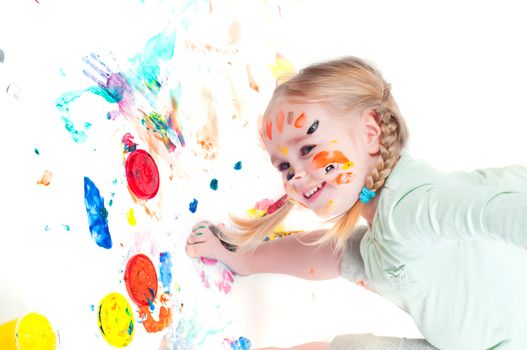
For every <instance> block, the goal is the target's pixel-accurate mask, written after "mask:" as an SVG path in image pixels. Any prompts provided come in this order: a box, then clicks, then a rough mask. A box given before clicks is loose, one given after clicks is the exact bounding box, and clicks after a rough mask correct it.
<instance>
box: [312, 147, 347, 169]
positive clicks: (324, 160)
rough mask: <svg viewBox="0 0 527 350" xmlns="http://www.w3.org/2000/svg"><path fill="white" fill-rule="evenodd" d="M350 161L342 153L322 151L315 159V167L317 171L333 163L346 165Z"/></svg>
mask: <svg viewBox="0 0 527 350" xmlns="http://www.w3.org/2000/svg"><path fill="white" fill-rule="evenodd" d="M349 162H350V161H349V159H348V158H346V156H345V155H344V154H343V153H342V152H341V151H330V152H328V151H322V152H319V153H317V154H316V155H315V156H314V157H313V166H314V167H315V168H317V169H321V168H325V167H327V166H328V165H329V164H331V163H339V164H345V163H349Z"/></svg>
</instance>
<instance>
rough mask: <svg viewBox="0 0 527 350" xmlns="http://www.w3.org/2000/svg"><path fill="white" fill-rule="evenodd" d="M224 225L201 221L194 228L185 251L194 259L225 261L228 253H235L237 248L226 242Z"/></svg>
mask: <svg viewBox="0 0 527 350" xmlns="http://www.w3.org/2000/svg"><path fill="white" fill-rule="evenodd" d="M223 227H224V225H222V224H220V225H218V226H216V225H214V224H212V223H210V222H208V221H200V222H199V223H197V224H196V225H195V226H194V227H193V228H192V233H191V234H190V235H189V237H188V239H187V244H186V247H185V251H186V253H187V255H188V256H190V257H192V258H201V257H203V258H208V259H216V260H220V261H224V259H223V257H225V255H226V253H228V252H235V251H236V246H235V245H232V244H229V243H227V242H226V241H225V236H224V234H223V232H222V228H223Z"/></svg>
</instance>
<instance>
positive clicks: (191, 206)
mask: <svg viewBox="0 0 527 350" xmlns="http://www.w3.org/2000/svg"><path fill="white" fill-rule="evenodd" d="M188 210H190V212H191V213H192V214H194V213H195V212H196V210H198V200H197V199H196V198H194V199H193V200H192V202H190V204H189V205H188Z"/></svg>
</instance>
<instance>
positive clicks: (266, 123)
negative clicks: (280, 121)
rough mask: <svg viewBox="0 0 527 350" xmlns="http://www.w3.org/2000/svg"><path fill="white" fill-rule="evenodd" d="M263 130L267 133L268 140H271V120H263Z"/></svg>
mask: <svg viewBox="0 0 527 350" xmlns="http://www.w3.org/2000/svg"><path fill="white" fill-rule="evenodd" d="M265 132H266V134H267V138H268V139H269V140H272V139H273V122H271V121H270V120H267V121H266V122H265Z"/></svg>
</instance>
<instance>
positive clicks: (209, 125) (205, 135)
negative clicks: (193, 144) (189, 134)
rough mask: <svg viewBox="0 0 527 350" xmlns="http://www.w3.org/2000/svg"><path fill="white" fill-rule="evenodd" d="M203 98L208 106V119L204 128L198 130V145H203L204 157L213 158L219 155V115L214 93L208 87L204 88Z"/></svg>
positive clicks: (202, 154)
mask: <svg viewBox="0 0 527 350" xmlns="http://www.w3.org/2000/svg"><path fill="white" fill-rule="evenodd" d="M202 98H203V100H204V102H205V104H206V106H207V121H206V122H205V125H204V126H203V128H202V129H201V130H200V131H198V135H197V139H198V145H199V146H200V147H201V150H202V152H201V154H200V155H201V156H202V157H203V158H204V159H207V160H212V159H215V158H216V156H217V155H218V143H217V142H218V141H217V140H218V117H217V115H216V109H215V108H214V102H213V98H212V94H211V92H210V91H209V90H208V89H204V90H203V95H202Z"/></svg>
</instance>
